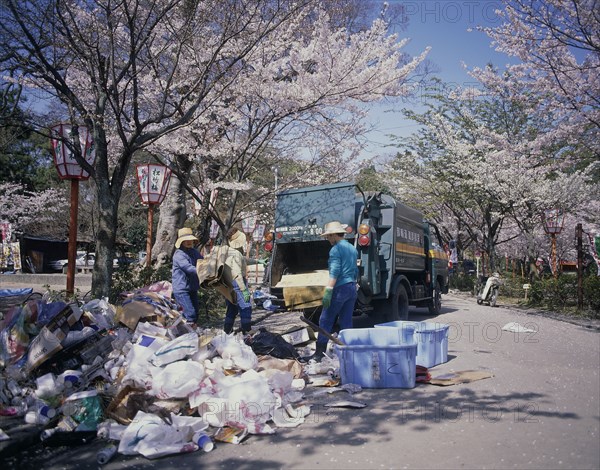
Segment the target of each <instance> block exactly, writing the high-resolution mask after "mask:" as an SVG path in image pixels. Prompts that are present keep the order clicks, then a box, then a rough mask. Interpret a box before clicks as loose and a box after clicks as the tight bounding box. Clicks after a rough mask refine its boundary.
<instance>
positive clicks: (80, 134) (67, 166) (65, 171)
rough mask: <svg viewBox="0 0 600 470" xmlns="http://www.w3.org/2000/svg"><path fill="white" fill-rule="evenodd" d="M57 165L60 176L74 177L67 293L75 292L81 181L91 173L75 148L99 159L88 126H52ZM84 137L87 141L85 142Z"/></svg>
mask: <svg viewBox="0 0 600 470" xmlns="http://www.w3.org/2000/svg"><path fill="white" fill-rule="evenodd" d="M50 132H51V139H50V140H51V143H52V153H53V159H54V165H55V167H56V170H57V171H58V176H59V178H60V179H70V180H71V197H70V205H71V207H70V212H69V245H68V248H67V288H66V291H67V296H73V294H74V293H75V272H76V269H77V267H76V266H75V263H76V257H77V211H78V206H79V180H80V179H82V180H87V179H88V178H89V177H90V175H89V174H88V173H87V172H86V171H85V170H84V169H83V168H82V167H81V165H80V164H79V162H77V159H76V158H75V155H74V154H73V148H70V147H69V145H68V144H67V143H66V142H67V141H71V143H72V145H73V146H77V145H79V146H80V148H81V156H82V158H83V159H84V160H85V161H86V162H87V163H89V164H90V165H93V164H94V161H95V160H96V150H95V147H94V142H93V139H92V137H91V133H90V132H89V131H88V128H87V127H86V126H77V125H70V124H57V125H55V126H53V127H52V128H51V129H50ZM82 138H83V141H82Z"/></svg>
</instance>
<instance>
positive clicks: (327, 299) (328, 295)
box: [323, 287, 333, 308]
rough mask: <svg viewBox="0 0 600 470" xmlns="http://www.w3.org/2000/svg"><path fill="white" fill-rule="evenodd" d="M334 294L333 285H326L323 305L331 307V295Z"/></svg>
mask: <svg viewBox="0 0 600 470" xmlns="http://www.w3.org/2000/svg"><path fill="white" fill-rule="evenodd" d="M332 295H333V287H326V288H325V293H324V294H323V307H324V308H329V306H330V305H331V296H332Z"/></svg>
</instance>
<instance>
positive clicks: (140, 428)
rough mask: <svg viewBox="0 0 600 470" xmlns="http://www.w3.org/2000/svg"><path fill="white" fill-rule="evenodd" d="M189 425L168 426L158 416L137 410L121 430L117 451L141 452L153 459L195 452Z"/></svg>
mask: <svg viewBox="0 0 600 470" xmlns="http://www.w3.org/2000/svg"><path fill="white" fill-rule="evenodd" d="M192 437H193V430H192V428H191V427H190V426H181V427H180V426H170V425H168V424H166V423H165V422H164V421H163V420H162V419H161V418H160V417H158V416H156V415H153V414H149V413H144V412H143V411H138V412H137V414H136V415H135V418H134V419H133V421H132V423H131V424H130V425H129V426H127V429H125V431H123V435H122V436H121V441H120V442H119V453H121V454H124V455H135V454H141V455H143V456H144V457H146V458H149V459H153V458H158V457H163V456H165V455H170V454H179V453H184V452H195V451H197V450H198V446H197V445H196V444H194V443H193V442H191V439H192Z"/></svg>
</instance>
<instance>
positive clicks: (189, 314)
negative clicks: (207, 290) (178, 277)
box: [173, 291, 200, 323]
mask: <svg viewBox="0 0 600 470" xmlns="http://www.w3.org/2000/svg"><path fill="white" fill-rule="evenodd" d="M173 297H175V301H176V302H177V304H178V305H179V306H180V307H181V308H182V309H183V316H184V317H185V319H186V321H189V322H193V323H195V322H196V320H197V319H198V308H199V307H200V303H199V302H198V292H196V291H193V292H189V291H180V292H173Z"/></svg>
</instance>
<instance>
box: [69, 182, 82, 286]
mask: <svg viewBox="0 0 600 470" xmlns="http://www.w3.org/2000/svg"><path fill="white" fill-rule="evenodd" d="M78 204H79V180H78V179H75V178H73V179H71V210H70V215H69V246H68V253H67V260H68V261H67V295H68V296H69V297H72V296H73V294H74V293H75V271H76V269H77V267H76V266H75V263H76V257H77V209H78Z"/></svg>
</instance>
